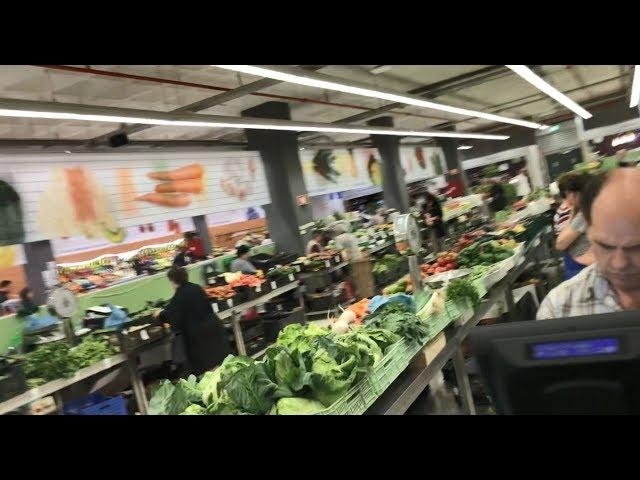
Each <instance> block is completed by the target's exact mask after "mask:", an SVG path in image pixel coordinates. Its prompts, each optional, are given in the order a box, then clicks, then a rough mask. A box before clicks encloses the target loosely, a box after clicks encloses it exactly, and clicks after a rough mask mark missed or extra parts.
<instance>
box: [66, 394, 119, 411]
mask: <svg viewBox="0 0 640 480" xmlns="http://www.w3.org/2000/svg"><path fill="white" fill-rule="evenodd" d="M62 411H63V413H64V415H127V413H128V412H127V402H126V401H125V399H124V397H123V396H122V395H117V396H115V397H111V398H106V397H105V396H104V395H102V394H101V393H92V394H90V395H87V396H86V397H82V398H79V399H77V400H72V401H71V402H67V403H65V405H64V407H63V409H62Z"/></svg>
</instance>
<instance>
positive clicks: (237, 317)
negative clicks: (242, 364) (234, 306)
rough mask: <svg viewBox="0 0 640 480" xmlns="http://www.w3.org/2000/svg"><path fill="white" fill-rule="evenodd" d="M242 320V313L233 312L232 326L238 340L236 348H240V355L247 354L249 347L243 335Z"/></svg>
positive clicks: (234, 336) (234, 335) (236, 340)
mask: <svg viewBox="0 0 640 480" xmlns="http://www.w3.org/2000/svg"><path fill="white" fill-rule="evenodd" d="M241 320H242V314H241V313H236V312H234V313H233V316H232V317H231V326H232V327H233V338H234V339H235V342H236V348H237V349H238V355H246V354H247V347H246V345H245V344H244V338H243V337H242V327H241V326H240V321H241Z"/></svg>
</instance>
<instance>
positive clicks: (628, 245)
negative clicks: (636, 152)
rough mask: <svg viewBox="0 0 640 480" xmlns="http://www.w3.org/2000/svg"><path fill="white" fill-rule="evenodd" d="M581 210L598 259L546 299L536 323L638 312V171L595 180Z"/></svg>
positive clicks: (627, 170) (623, 170) (625, 170)
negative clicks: (625, 311)
mask: <svg viewBox="0 0 640 480" xmlns="http://www.w3.org/2000/svg"><path fill="white" fill-rule="evenodd" d="M582 212H583V213H584V217H585V220H586V222H587V236H588V238H589V241H590V242H591V245H592V250H593V254H594V256H595V260H596V261H595V263H594V264H593V265H590V266H588V267H586V268H585V269H584V270H582V271H581V272H580V273H579V274H578V275H576V276H575V277H573V278H572V279H571V280H568V281H566V282H564V283H562V284H560V285H559V286H558V287H556V288H554V289H553V290H552V291H551V292H550V293H549V294H548V295H547V297H546V298H545V299H544V301H543V302H542V305H540V309H539V310H538V314H537V318H538V320H544V319H549V318H562V317H575V316H579V315H591V314H598V313H611V312H618V311H621V310H640V170H639V169H635V168H633V169H631V168H618V169H615V170H612V171H611V172H610V173H609V174H606V175H598V176H595V177H594V178H593V179H592V180H591V181H590V182H589V183H588V185H587V186H586V187H585V189H584V191H583V193H582Z"/></svg>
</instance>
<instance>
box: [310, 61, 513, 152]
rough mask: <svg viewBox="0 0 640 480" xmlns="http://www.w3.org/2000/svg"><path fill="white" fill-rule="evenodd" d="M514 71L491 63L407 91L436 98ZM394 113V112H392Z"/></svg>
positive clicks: (355, 118) (368, 115) (378, 111)
mask: <svg viewBox="0 0 640 480" xmlns="http://www.w3.org/2000/svg"><path fill="white" fill-rule="evenodd" d="M511 73H512V72H511V70H509V69H508V68H507V67H505V66H504V65H491V66H489V67H484V68H480V69H478V70H474V71H472V72H467V73H463V74H461V75H456V76H455V77H451V78H447V79H445V80H440V81H438V82H434V83H430V84H428V85H423V86H421V87H417V88H414V89H412V90H409V91H408V92H406V93H407V94H409V95H419V96H421V97H425V98H428V99H435V98H437V97H439V96H441V95H445V94H447V93H450V92H455V91H458V90H461V89H463V88H469V87H472V86H475V85H478V84H479V83H484V82H487V81H489V80H495V79H497V78H501V77H504V76H507V75H510V74H511ZM407 106H408V105H405V104H404V103H389V104H387V105H383V106H382V107H379V108H374V109H373V110H369V111H366V112H362V113H357V114H355V115H351V116H349V117H345V118H341V119H340V120H336V121H335V122H332V123H354V122H362V121H365V120H370V119H373V118H376V117H379V116H380V115H383V114H385V113H387V112H391V110H394V109H396V108H404V107H407ZM391 113H393V112H391ZM317 137H318V135H317V134H313V133H308V134H302V135H300V137H299V139H300V140H313V139H315V138H317Z"/></svg>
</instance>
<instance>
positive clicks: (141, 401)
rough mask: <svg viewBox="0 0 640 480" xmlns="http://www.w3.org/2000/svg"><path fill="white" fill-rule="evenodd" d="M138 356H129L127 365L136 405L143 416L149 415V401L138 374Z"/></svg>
mask: <svg viewBox="0 0 640 480" xmlns="http://www.w3.org/2000/svg"><path fill="white" fill-rule="evenodd" d="M136 361H137V356H135V355H127V360H126V361H125V363H126V364H127V371H128V372H129V380H130V381H131V387H132V388H133V395H134V396H135V398H136V405H137V407H138V412H140V414H141V415H146V414H147V406H148V405H149V403H148V401H147V393H146V391H145V389H144V383H143V382H142V379H141V378H140V375H139V374H138V366H137V363H136Z"/></svg>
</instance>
